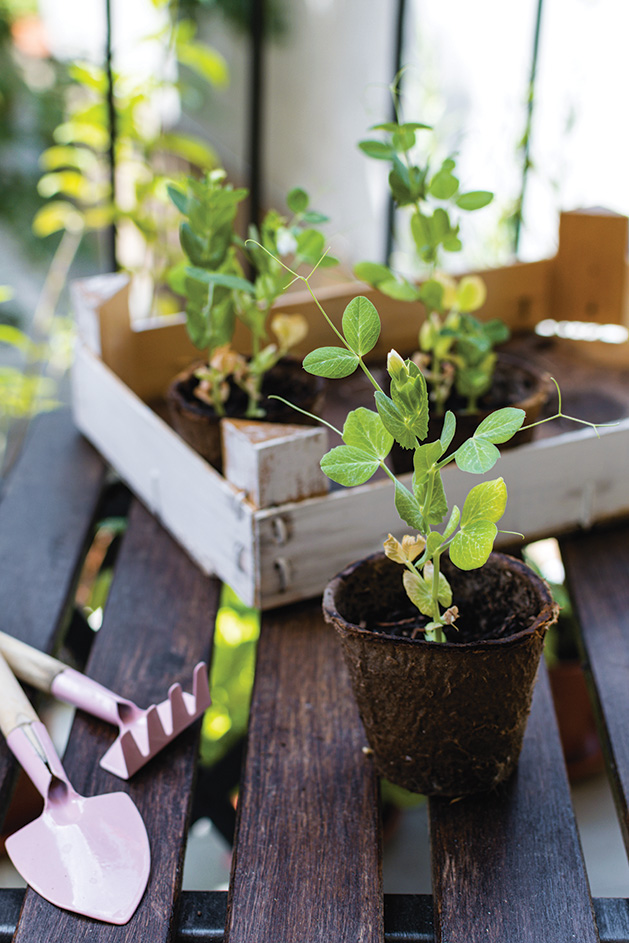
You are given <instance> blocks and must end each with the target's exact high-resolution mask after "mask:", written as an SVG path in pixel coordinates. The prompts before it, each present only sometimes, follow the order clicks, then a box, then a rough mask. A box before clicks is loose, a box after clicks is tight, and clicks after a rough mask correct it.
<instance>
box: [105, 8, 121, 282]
mask: <svg viewBox="0 0 629 943" xmlns="http://www.w3.org/2000/svg"><path fill="white" fill-rule="evenodd" d="M105 19H106V36H105V76H106V82H107V85H106V92H105V96H106V108H107V123H108V125H109V149H108V158H109V184H110V188H111V203H112V206H113V207H115V205H116V131H117V125H116V103H115V100H114V74H113V66H112V58H113V48H112V46H113V43H112V17H111V0H105ZM107 247H108V250H107V255H108V261H109V265H110V267H111V269H112V271H114V272H116V271H117V270H118V256H117V252H116V224H115V222H113V223H112V224H111V226H110V227H109V230H108V233H107Z"/></svg>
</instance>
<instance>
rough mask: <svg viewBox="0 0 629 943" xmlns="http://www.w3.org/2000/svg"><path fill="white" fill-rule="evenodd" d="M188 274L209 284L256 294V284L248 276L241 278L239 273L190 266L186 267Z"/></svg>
mask: <svg viewBox="0 0 629 943" xmlns="http://www.w3.org/2000/svg"><path fill="white" fill-rule="evenodd" d="M186 275H188V277H189V278H196V279H197V280H198V281H200V282H205V283H206V284H208V285H218V286H219V287H221V288H231V289H233V290H234V291H246V292H247V293H248V294H250V295H253V294H255V290H256V289H255V285H252V284H251V282H248V281H247V279H246V278H239V277H238V276H237V275H227V274H226V273H224V272H208V271H207V269H204V268H198V266H189V267H188V268H186Z"/></svg>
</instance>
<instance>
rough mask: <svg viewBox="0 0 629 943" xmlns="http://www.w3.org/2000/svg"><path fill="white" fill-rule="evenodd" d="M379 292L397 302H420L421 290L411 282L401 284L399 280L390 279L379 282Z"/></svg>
mask: <svg viewBox="0 0 629 943" xmlns="http://www.w3.org/2000/svg"><path fill="white" fill-rule="evenodd" d="M376 288H377V289H378V291H381V292H382V294H383V295H386V296H387V298H393V299H394V300H395V301H418V300H419V290H418V289H417V288H416V287H415V285H412V284H411V282H407V281H403V282H400V281H398V280H397V278H389V279H388V280H384V281H381V282H378V284H377V285H376Z"/></svg>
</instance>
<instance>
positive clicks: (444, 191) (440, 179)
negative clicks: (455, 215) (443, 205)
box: [428, 170, 459, 200]
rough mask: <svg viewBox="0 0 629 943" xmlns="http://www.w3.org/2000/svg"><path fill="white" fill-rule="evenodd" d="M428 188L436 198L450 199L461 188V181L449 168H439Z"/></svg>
mask: <svg viewBox="0 0 629 943" xmlns="http://www.w3.org/2000/svg"><path fill="white" fill-rule="evenodd" d="M428 189H429V191H430V193H431V195H432V196H434V197H435V199H437V200H449V199H450V197H453V196H454V194H455V193H456V191H457V190H458V189H459V181H458V180H457V178H456V177H455V176H454V174H452V173H450V171H449V170H439V171H437V173H436V174H435V176H434V177H433V178H432V180H431V181H430V185H429V187H428Z"/></svg>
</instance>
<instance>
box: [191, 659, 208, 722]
mask: <svg viewBox="0 0 629 943" xmlns="http://www.w3.org/2000/svg"><path fill="white" fill-rule="evenodd" d="M192 695H193V697H194V701H195V704H196V714H197V716H200V715H201V714H202V713H203V712H204V711H206V710H207V709H208V707H209V706H210V704H211V703H212V698H211V697H210V681H209V678H208V673H207V665H206V664H205V662H204V661H200V662H199V664H198V665H197V666H196V668H195V669H194V674H193V676H192Z"/></svg>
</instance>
